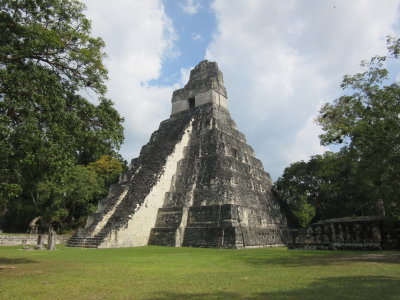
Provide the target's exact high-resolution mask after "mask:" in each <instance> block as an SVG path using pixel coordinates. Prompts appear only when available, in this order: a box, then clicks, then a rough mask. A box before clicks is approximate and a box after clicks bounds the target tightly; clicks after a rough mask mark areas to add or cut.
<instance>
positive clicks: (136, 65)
mask: <svg viewBox="0 0 400 300" xmlns="http://www.w3.org/2000/svg"><path fill="white" fill-rule="evenodd" d="M85 3H86V4H87V5H88V10H87V16H88V18H89V19H92V21H93V22H92V25H93V35H96V36H101V37H102V38H103V39H104V41H105V42H106V45H107V46H106V49H105V51H106V52H107V54H108V56H109V59H108V60H107V61H106V65H107V68H108V70H109V78H110V80H109V82H108V84H107V86H108V96H109V97H110V98H111V99H112V100H113V101H114V102H115V107H116V109H117V110H118V111H119V112H120V114H121V115H122V116H124V117H125V123H124V127H125V144H124V145H123V147H122V149H121V153H122V155H123V156H124V157H125V158H127V159H131V158H134V157H136V156H137V155H138V152H139V150H140V148H141V146H142V145H144V144H145V143H146V142H147V141H148V139H149V137H150V134H151V132H153V131H154V130H156V129H157V128H158V125H159V122H160V121H161V120H163V119H166V118H168V117H169V114H170V99H171V95H172V91H173V90H174V89H175V88H176V86H167V87H157V86H150V85H149V81H150V80H153V79H157V78H158V77H159V76H160V71H161V67H162V63H163V59H165V58H167V57H174V56H176V55H179V52H178V51H177V50H176V49H175V48H174V41H175V40H176V39H177V35H176V33H175V30H174V28H173V25H172V22H171V20H170V19H169V18H168V17H167V16H166V15H165V12H164V7H163V5H162V2H161V0H146V1H129V0H114V1H113V3H112V5H110V3H108V2H107V1H96V0H85ZM110 20H111V21H110Z"/></svg>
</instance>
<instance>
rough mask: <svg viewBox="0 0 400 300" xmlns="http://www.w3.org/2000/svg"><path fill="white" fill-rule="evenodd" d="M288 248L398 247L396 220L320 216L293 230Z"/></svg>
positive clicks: (349, 248)
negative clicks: (303, 226) (305, 225)
mask: <svg viewBox="0 0 400 300" xmlns="http://www.w3.org/2000/svg"><path fill="white" fill-rule="evenodd" d="M288 247H289V248H290V249H318V250H353V249H354V250H357V249H359V250H363V249H365V250H367V249H368V250H380V249H385V250H386V249H388V250H389V249H400V222H393V221H387V220H383V219H382V218H379V217H349V218H339V219H329V220H323V221H320V222H317V223H314V224H311V225H310V226H309V227H307V228H306V229H300V230H293V231H292V236H291V241H290V242H289V244H288Z"/></svg>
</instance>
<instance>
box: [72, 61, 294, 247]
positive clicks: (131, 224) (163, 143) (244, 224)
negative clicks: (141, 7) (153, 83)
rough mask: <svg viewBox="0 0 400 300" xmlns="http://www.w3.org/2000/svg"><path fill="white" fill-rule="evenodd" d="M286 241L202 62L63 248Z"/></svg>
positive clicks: (211, 65)
mask: <svg viewBox="0 0 400 300" xmlns="http://www.w3.org/2000/svg"><path fill="white" fill-rule="evenodd" d="M287 235H288V227H287V218H286V211H285V210H284V209H283V208H282V207H281V204H280V203H279V201H278V200H277V199H276V198H275V196H274V194H273V192H272V183H271V178H270V176H269V174H268V173H266V172H265V171H264V169H263V166H262V163H261V162H260V160H258V159H257V158H255V156H254V152H253V149H252V148H251V147H250V146H249V145H247V143H246V139H245V137H244V135H243V134H242V133H240V132H239V131H238V130H237V128H236V124H235V122H234V121H233V119H232V118H231V116H230V114H229V111H228V98H227V93H226V89H225V87H224V82H223V77H222V72H221V71H220V70H219V69H218V66H217V64H216V63H215V62H209V61H206V60H205V61H202V62H200V63H199V64H198V65H197V66H196V67H195V68H194V69H193V70H192V71H191V73H190V79H189V82H188V83H187V84H186V85H185V87H184V88H183V89H179V90H176V91H175V92H174V93H173V95H172V113H171V116H170V118H169V119H167V120H165V121H163V122H161V124H160V127H159V129H158V130H156V131H155V132H154V133H153V134H152V135H151V138H150V141H149V142H148V143H147V144H146V145H144V146H143V148H142V150H141V152H140V155H139V157H138V158H135V159H133V160H132V162H131V164H130V166H129V170H128V171H127V172H126V173H125V174H123V175H122V176H121V177H120V179H119V182H118V183H117V184H114V185H113V186H111V188H110V190H109V193H108V196H107V197H106V198H104V199H102V200H101V201H100V202H99V205H98V209H97V211H96V212H95V213H93V214H92V215H90V216H89V218H88V220H87V223H86V226H85V228H84V229H83V230H80V231H78V232H77V233H76V234H75V235H74V236H73V237H72V238H71V239H70V240H69V242H68V244H67V245H68V246H71V247H73V246H75V247H94V248H111V247H132V246H144V245H163V246H174V247H180V246H189V247H220V248H251V247H266V246H275V245H282V244H286V242H287Z"/></svg>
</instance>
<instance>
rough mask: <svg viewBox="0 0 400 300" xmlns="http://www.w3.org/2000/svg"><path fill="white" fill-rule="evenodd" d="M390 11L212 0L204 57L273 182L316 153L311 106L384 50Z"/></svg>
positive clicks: (353, 5) (310, 0)
mask: <svg viewBox="0 0 400 300" xmlns="http://www.w3.org/2000/svg"><path fill="white" fill-rule="evenodd" d="M334 6H335V8H334ZM398 8H399V1H398V0H387V1H374V0H353V1H346V0H336V1H334V2H332V1H321V0H302V1H301V0H298V1H292V0H282V1H262V0H251V1H241V0H215V2H214V3H213V9H214V11H215V13H216V18H217V22H218V30H217V33H216V34H215V36H214V39H213V41H212V43H211V44H210V45H209V47H208V50H207V55H206V56H207V58H208V59H211V60H215V61H217V62H218V63H219V66H220V68H221V69H222V71H223V73H224V77H225V86H226V87H227V90H228V97H229V106H230V111H231V113H232V115H233V117H234V119H235V120H236V121H237V123H238V127H239V130H242V131H243V132H244V133H245V134H246V136H247V138H248V140H249V144H250V145H252V146H253V147H254V149H255V151H256V154H257V156H258V157H259V158H261V159H262V161H263V162H264V164H265V168H266V170H267V171H269V172H271V175H272V176H273V178H274V179H276V178H277V177H278V176H279V175H281V174H282V171H283V168H284V167H286V166H288V165H289V164H290V163H291V162H294V161H296V160H299V159H307V157H309V156H310V155H313V154H318V153H322V152H323V150H324V149H323V148H322V147H321V146H320V145H319V140H318V134H319V130H320V129H319V128H318V127H317V125H316V124H315V123H313V122H312V120H313V119H314V118H315V117H316V115H317V113H318V108H319V107H320V106H321V105H322V104H323V103H325V102H327V101H332V100H334V99H335V98H336V97H337V96H338V95H339V94H340V92H341V91H340V90H339V83H340V81H341V79H342V77H343V75H344V74H349V73H354V72H357V71H358V70H359V68H358V66H359V62H360V61H361V60H362V59H365V58H369V57H371V56H373V55H375V54H383V53H385V52H384V51H385V37H386V35H388V34H393V27H392V26H393V25H394V23H395V22H397V21H398Z"/></svg>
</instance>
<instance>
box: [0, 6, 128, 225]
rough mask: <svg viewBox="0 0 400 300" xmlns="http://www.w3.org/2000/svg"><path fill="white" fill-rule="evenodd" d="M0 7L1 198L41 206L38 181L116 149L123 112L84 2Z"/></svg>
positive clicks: (16, 207)
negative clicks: (112, 94) (109, 94)
mask: <svg viewBox="0 0 400 300" xmlns="http://www.w3.org/2000/svg"><path fill="white" fill-rule="evenodd" d="M0 7H1V11H0V164H1V166H2V168H1V169H0V182H1V185H0V189H1V190H0V197H1V198H0V205H1V203H3V204H4V203H6V204H7V206H6V209H7V213H9V214H14V215H18V211H21V209H22V208H27V207H30V208H31V214H34V213H36V212H37V210H40V209H41V208H40V207H39V204H38V198H39V197H40V195H39V189H38V186H39V183H43V182H46V181H52V182H57V181H60V180H61V178H63V176H64V174H65V172H66V171H67V170H69V169H70V168H72V167H73V166H74V165H75V164H77V163H80V164H87V163H89V162H92V161H95V160H96V159H98V158H99V157H100V156H101V155H105V154H107V155H116V150H118V149H119V146H120V145H121V143H122V141H123V127H122V125H121V123H122V122H123V119H122V118H121V117H120V115H119V113H118V112H117V111H116V110H115V109H114V107H113V103H112V101H111V100H109V99H107V98H105V97H104V95H105V92H106V87H105V84H104V82H105V80H106V79H107V70H106V68H105V67H104V65H103V62H102V59H103V58H104V57H105V54H104V52H103V50H102V49H103V47H104V42H103V41H102V40H101V38H93V37H91V36H90V31H91V25H90V21H89V20H88V19H87V18H86V17H85V15H84V9H85V6H84V5H83V4H82V3H80V2H79V1H77V0H25V1H19V0H4V1H2V2H1V4H0ZM83 89H86V90H89V91H92V92H93V93H94V94H95V95H97V96H98V97H99V98H98V99H99V104H98V105H94V104H92V103H90V102H88V101H87V100H86V99H85V98H83V97H82V94H83V93H82V91H83ZM11 190H12V191H18V193H16V192H12V193H11V194H10V193H9V192H8V191H11ZM28 201H29V203H30V204H28ZM28 210H29V209H28ZM0 215H1V214H0ZM22 215H25V213H24V214H22ZM27 215H29V213H27ZM26 218H30V217H26ZM21 222H26V220H25V221H23V220H21ZM28 222H29V221H28Z"/></svg>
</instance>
